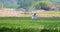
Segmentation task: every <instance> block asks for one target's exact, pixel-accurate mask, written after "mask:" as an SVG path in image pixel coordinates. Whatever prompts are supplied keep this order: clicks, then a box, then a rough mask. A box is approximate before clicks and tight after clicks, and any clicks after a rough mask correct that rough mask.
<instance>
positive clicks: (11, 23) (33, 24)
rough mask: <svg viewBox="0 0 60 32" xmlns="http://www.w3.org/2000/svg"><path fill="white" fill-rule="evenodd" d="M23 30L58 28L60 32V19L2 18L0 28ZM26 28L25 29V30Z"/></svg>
mask: <svg viewBox="0 0 60 32" xmlns="http://www.w3.org/2000/svg"><path fill="white" fill-rule="evenodd" d="M1 27H8V28H14V29H15V28H21V29H23V30H24V31H26V30H28V31H29V30H30V28H31V29H32V28H33V29H43V28H49V29H50V28H51V29H54V28H58V29H59V31H60V18H58V17H56V18H42V17H41V18H40V17H39V18H37V19H31V17H0V28H1ZM24 28H25V29H24ZM33 29H32V30H33Z"/></svg>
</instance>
